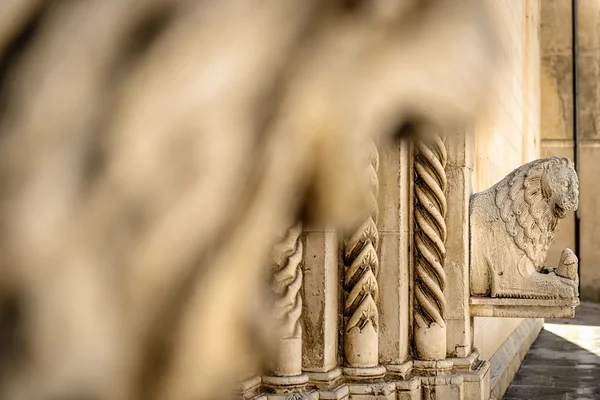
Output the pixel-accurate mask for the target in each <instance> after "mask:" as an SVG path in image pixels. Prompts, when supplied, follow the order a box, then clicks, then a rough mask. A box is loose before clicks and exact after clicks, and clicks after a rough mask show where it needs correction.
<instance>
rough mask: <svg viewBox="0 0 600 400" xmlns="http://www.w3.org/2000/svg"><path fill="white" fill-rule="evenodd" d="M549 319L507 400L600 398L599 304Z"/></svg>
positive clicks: (509, 389) (585, 306)
mask: <svg viewBox="0 0 600 400" xmlns="http://www.w3.org/2000/svg"><path fill="white" fill-rule="evenodd" d="M575 313H576V318H575V319H572V320H564V319H547V320H546V323H545V324H544V329H543V330H542V332H541V333H540V336H539V337H538V338H537V340H536V341H535V343H534V344H533V346H532V347H531V349H530V350H529V352H528V353H527V357H526V359H525V362H523V364H522V365H521V369H520V370H519V372H518V373H517V376H516V377H515V379H514V381H513V383H512V384H511V386H510V387H509V388H508V391H507V392H506V394H505V395H504V400H517V399H518V400H537V399H544V400H583V399H586V400H587V399H596V400H598V399H600V304H593V303H582V304H581V306H579V307H578V308H577V309H576V312H575Z"/></svg>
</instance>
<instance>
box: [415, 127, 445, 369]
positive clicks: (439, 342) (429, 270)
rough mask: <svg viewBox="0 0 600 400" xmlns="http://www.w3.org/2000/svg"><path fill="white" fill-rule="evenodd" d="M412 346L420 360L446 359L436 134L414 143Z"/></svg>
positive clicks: (441, 175) (441, 165) (440, 159)
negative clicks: (413, 335)
mask: <svg viewBox="0 0 600 400" xmlns="http://www.w3.org/2000/svg"><path fill="white" fill-rule="evenodd" d="M416 148H417V154H416V157H415V209H414V217H415V235H414V242H415V266H414V268H415V272H414V277H415V288H414V293H415V310H414V319H415V345H416V351H417V355H418V357H419V358H420V359H422V360H441V359H444V358H445V357H446V321H445V308H446V300H445V298H444V287H445V285H446V272H445V271H444V258H445V256H446V247H445V241H446V235H447V232H446V222H445V216H446V209H447V204H446V195H445V191H446V186H447V179H446V171H445V167H446V162H447V152H446V146H445V144H444V142H443V140H442V138H441V137H440V136H438V135H430V136H428V137H427V140H422V141H419V142H418V143H417V144H416Z"/></svg>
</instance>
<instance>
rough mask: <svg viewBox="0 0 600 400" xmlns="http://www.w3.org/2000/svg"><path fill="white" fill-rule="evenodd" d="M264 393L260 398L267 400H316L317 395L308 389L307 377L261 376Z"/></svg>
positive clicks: (314, 391)
mask: <svg viewBox="0 0 600 400" xmlns="http://www.w3.org/2000/svg"><path fill="white" fill-rule="evenodd" d="M262 383H263V388H264V390H265V393H263V394H262V398H264V399H267V400H289V399H294V400H318V398H319V394H318V392H317V391H316V390H314V389H312V390H311V389H308V388H307V387H306V384H307V383H308V376H307V375H305V374H302V375H295V376H263V378H262Z"/></svg>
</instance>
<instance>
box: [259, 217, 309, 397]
mask: <svg viewBox="0 0 600 400" xmlns="http://www.w3.org/2000/svg"><path fill="white" fill-rule="evenodd" d="M301 234H302V226H301V225H300V224H296V225H294V226H293V227H291V228H290V229H288V230H287V231H286V232H285V234H284V236H283V237H282V238H281V240H280V241H279V242H278V243H277V244H276V245H275V248H274V253H273V263H272V267H273V269H272V280H271V289H272V290H273V292H274V294H275V297H276V298H275V307H274V314H275V317H276V318H277V321H279V323H278V327H279V328H280V329H281V331H280V334H281V339H280V342H279V347H278V350H279V351H278V353H277V358H276V359H275V360H273V362H272V364H271V365H270V371H269V375H268V376H264V377H263V379H262V381H263V384H264V385H265V387H266V388H267V389H268V390H269V391H270V392H274V393H280V394H281V393H289V392H290V391H293V390H296V389H299V388H302V387H303V386H304V385H305V384H306V382H308V377H307V376H306V375H304V374H302V325H301V323H300V316H301V314H302V295H301V292H300V289H301V287H302V268H301V262H302V241H301V237H300V236H301Z"/></svg>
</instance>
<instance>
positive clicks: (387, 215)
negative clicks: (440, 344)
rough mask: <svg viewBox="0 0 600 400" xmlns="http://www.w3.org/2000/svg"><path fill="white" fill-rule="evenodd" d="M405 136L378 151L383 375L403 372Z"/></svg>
mask: <svg viewBox="0 0 600 400" xmlns="http://www.w3.org/2000/svg"><path fill="white" fill-rule="evenodd" d="M410 150H411V145H410V142H409V141H408V140H407V139H401V140H395V141H393V142H392V143H390V144H389V145H388V146H385V147H384V146H382V147H381V148H380V149H379V156H380V160H379V161H380V162H379V164H380V166H379V174H378V175H379V211H380V212H379V223H378V228H379V242H380V245H379V263H380V264H379V265H380V272H379V277H378V281H379V283H380V285H379V293H380V296H379V297H380V301H379V303H378V310H379V322H380V324H379V325H380V330H379V362H380V363H381V364H382V365H384V366H385V368H386V370H387V374H388V375H401V376H402V375H406V373H407V371H408V370H409V366H410V365H409V364H408V362H409V360H410V343H409V338H410V336H411V331H410V326H411V321H410V315H411V310H410V308H409V307H410V301H409V287H410V284H409V269H410V267H411V265H412V260H411V252H410V248H411V247H412V241H411V232H410V226H411V225H412V220H413V215H412V194H413V189H412V185H413V182H414V179H413V172H412V166H411V164H412V152H411V151H410Z"/></svg>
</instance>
